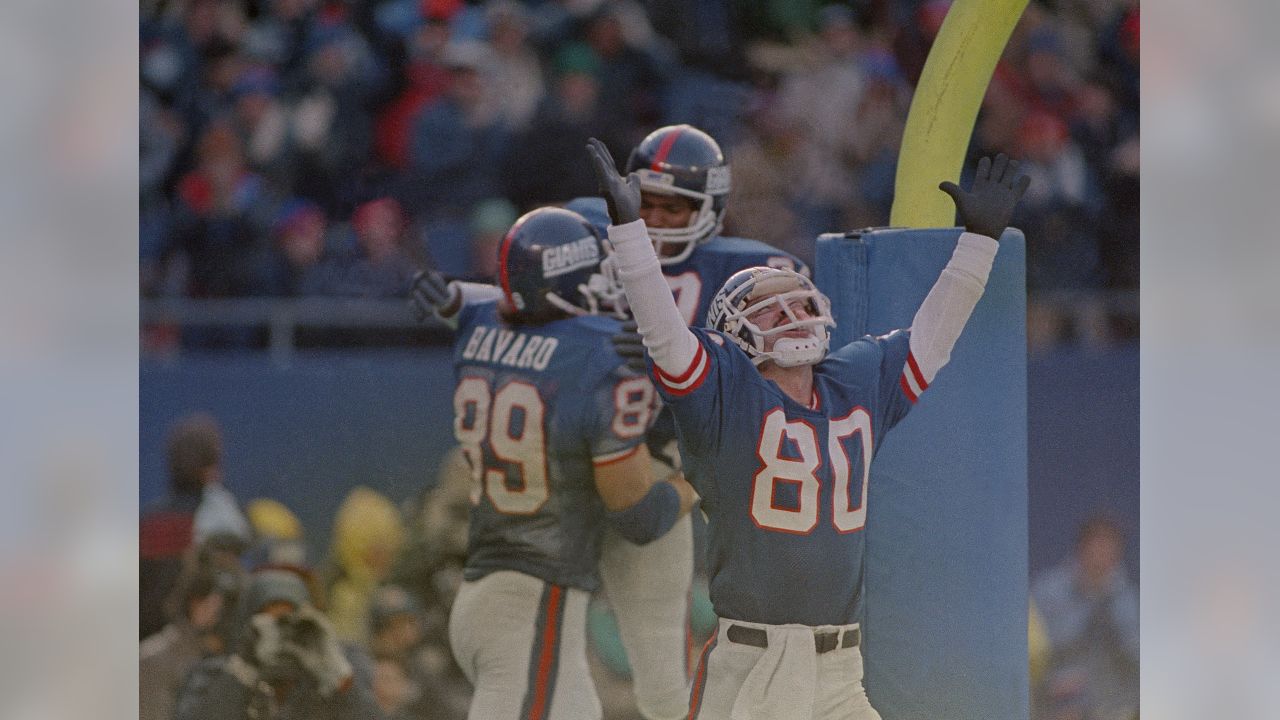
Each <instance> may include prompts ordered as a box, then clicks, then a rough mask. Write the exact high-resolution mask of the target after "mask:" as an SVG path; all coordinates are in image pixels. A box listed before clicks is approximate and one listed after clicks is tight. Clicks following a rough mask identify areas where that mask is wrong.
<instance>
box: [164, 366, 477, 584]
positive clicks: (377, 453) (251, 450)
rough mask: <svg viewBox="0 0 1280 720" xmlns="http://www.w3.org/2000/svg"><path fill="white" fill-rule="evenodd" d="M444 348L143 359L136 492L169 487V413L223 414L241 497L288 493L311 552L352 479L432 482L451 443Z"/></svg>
mask: <svg viewBox="0 0 1280 720" xmlns="http://www.w3.org/2000/svg"><path fill="white" fill-rule="evenodd" d="M450 357H451V354H450V351H449V349H447V348H443V347H440V348H436V347H431V348H422V349H418V350H399V351H385V352H361V353H345V354H343V353H333V354H328V353H314V352H309V353H299V354H298V355H297V357H296V360H295V361H294V362H293V363H292V364H291V366H290V367H288V368H280V367H278V366H276V365H275V364H273V363H272V362H271V361H270V359H269V358H268V357H267V356H266V355H265V354H245V355H237V354H227V355H216V356H207V357H190V358H182V359H180V360H176V361H146V360H144V361H143V363H142V367H141V377H140V379H139V415H140V425H139V452H140V457H139V472H140V475H141V477H140V488H139V489H140V491H141V498H140V499H141V502H142V503H144V504H145V503H146V502H147V501H149V500H151V499H153V498H155V497H158V496H162V495H163V494H164V493H165V490H166V482H167V480H166V475H165V458H164V446H165V435H166V433H167V432H168V429H169V426H170V424H172V423H173V421H174V420H176V419H178V418H179V417H181V416H182V415H183V414H185V413H188V412H192V411H195V410H203V411H206V412H209V413H211V414H213V416H214V417H216V418H217V419H218V421H219V422H220V423H221V424H222V428H223V435H224V443H225V453H224V454H225V459H224V465H225V468H224V470H225V475H226V481H227V485H228V487H230V488H231V489H232V490H233V491H234V492H235V494H236V497H237V498H239V499H240V500H241V501H247V500H250V499H252V498H256V497H271V498H275V499H277V500H280V501H281V502H283V503H285V504H286V505H287V506H288V507H289V508H290V509H292V510H293V511H294V512H295V513H296V514H297V515H298V517H299V519H301V520H302V522H303V525H304V526H305V527H306V528H307V531H308V543H307V544H308V546H309V551H310V558H309V559H310V560H311V561H312V562H314V561H316V560H319V559H321V558H322V557H323V553H324V551H325V550H326V549H327V548H328V546H329V536H330V532H331V530H332V524H333V516H334V512H335V511H336V510H337V508H338V505H339V504H340V503H341V502H342V500H343V498H344V497H346V494H347V492H349V491H350V490H351V488H353V487H355V486H357V485H365V486H367V487H370V488H373V489H375V490H378V491H379V492H382V493H384V494H385V495H387V496H388V497H390V498H391V499H392V500H394V501H396V502H400V501H403V500H407V499H409V498H411V497H413V496H414V495H415V494H416V493H418V492H420V491H421V490H423V489H425V488H427V487H430V486H431V485H432V484H434V482H435V472H436V467H437V466H438V465H439V462H440V459H441V458H442V457H443V456H444V454H445V453H446V452H447V451H448V450H449V448H450V447H452V446H453V444H454V443H453V401H452V398H453V371H452V369H451V364H450Z"/></svg>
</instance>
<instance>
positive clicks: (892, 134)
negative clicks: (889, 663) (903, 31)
mask: <svg viewBox="0 0 1280 720" xmlns="http://www.w3.org/2000/svg"><path fill="white" fill-rule="evenodd" d="M862 67H863V71H864V72H865V74H866V81H867V83H866V88H865V89H864V90H863V93H862V98H861V99H860V100H859V101H858V109H857V111H856V112H855V114H854V120H853V123H852V125H853V148H854V152H855V156H854V157H855V158H857V165H856V169H855V175H856V178H857V185H858V196H857V199H856V201H855V207H854V208H853V209H852V210H851V211H850V213H851V214H850V216H849V217H846V226H847V227H850V228H860V227H870V226H877V225H885V224H887V223H888V222H889V211H890V210H891V209H892V207H893V191H894V182H895V178H896V175H897V163H898V151H899V148H901V146H902V135H903V131H904V130H905V129H906V125H907V111H908V109H909V108H910V106H911V99H910V98H911V91H910V88H908V87H907V85H906V81H905V79H904V78H903V76H902V71H901V70H900V69H899V67H898V63H897V61H896V60H894V58H893V56H892V55H890V54H889V53H888V52H887V51H884V50H872V51H871V52H868V53H866V54H864V55H863V57H862Z"/></svg>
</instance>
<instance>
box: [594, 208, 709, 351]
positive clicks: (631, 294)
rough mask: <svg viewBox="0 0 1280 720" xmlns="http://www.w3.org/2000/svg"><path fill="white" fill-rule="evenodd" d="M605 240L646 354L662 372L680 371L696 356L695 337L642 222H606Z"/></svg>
mask: <svg viewBox="0 0 1280 720" xmlns="http://www.w3.org/2000/svg"><path fill="white" fill-rule="evenodd" d="M609 241H610V242H611V243H613V253H614V257H615V258H616V262H617V267H618V278H619V279H620V280H621V281H622V289H623V290H624V291H625V292H626V294H627V303H628V304H629V305H630V306H631V312H632V314H633V315H635V318H636V325H637V326H638V327H639V330H640V336H641V337H643V338H644V346H645V347H646V348H647V349H648V350H649V356H650V357H652V358H653V363H654V364H655V365H657V366H658V368H659V369H661V370H662V371H663V372H664V373H667V374H668V375H681V374H683V373H684V372H685V371H686V370H688V368H689V366H690V365H692V364H693V361H694V358H695V356H696V355H697V352H698V339H697V338H696V337H694V334H693V333H691V332H689V328H688V326H686V325H685V324H684V318H683V316H681V315H680V310H679V309H677V308H676V301H675V298H673V297H672V296H671V286H670V285H668V284H667V279H666V278H665V277H663V275H662V266H661V265H660V264H658V255H657V253H655V252H654V250H653V243H652V242H651V241H650V240H649V232H648V231H647V230H646V229H645V226H644V221H643V220H636V221H635V222H630V223H627V224H626V225H610V226H609Z"/></svg>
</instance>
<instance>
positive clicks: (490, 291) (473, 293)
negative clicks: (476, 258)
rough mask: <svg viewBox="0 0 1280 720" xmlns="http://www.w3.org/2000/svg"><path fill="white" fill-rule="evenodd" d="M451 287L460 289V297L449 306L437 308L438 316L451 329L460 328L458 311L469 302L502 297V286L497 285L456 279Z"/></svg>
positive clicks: (451, 283)
mask: <svg viewBox="0 0 1280 720" xmlns="http://www.w3.org/2000/svg"><path fill="white" fill-rule="evenodd" d="M449 287H450V288H453V289H455V290H457V291H458V298H457V300H456V301H454V302H453V303H451V304H450V305H449V306H448V307H443V308H436V317H438V318H440V319H441V320H442V321H443V322H444V324H445V325H448V326H449V329H450V330H457V329H458V311H460V310H462V308H464V307H466V306H467V305H468V304H469V303H479V302H486V301H488V300H497V299H498V298H500V297H502V288H500V287H498V286H497V285H486V284H484V283H473V282H462V281H461V280H454V281H452V282H450V283H449Z"/></svg>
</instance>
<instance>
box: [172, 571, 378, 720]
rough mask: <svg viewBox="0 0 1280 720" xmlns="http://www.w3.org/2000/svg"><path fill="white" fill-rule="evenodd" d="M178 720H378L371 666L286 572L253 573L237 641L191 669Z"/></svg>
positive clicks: (299, 580)
mask: <svg viewBox="0 0 1280 720" xmlns="http://www.w3.org/2000/svg"><path fill="white" fill-rule="evenodd" d="M176 717H177V720H249V719H251V718H252V719H255V720H259V719H263V720H265V719H274V718H281V719H286V718H287V719H292V718H309V719H311V718H314V719H315V720H347V719H348V718H351V719H353V720H354V719H356V718H360V719H364V718H380V717H382V713H381V711H380V710H379V708H378V705H377V702H376V701H375V699H374V696H373V692H372V686H371V675H370V664H369V661H368V659H367V658H366V657H364V656H362V655H361V654H360V653H358V652H357V651H354V650H352V649H349V648H344V647H343V646H342V644H341V643H339V642H338V638H337V636H336V635H335V634H334V631H333V627H332V626H331V625H330V623H329V621H328V619H327V618H325V617H324V616H323V615H322V614H321V613H320V612H319V611H318V610H316V609H315V607H314V606H312V604H311V601H310V597H309V593H308V592H307V587H306V584H305V583H304V582H303V580H302V578H301V577H299V576H298V575H297V574H296V573H293V572H291V571H288V570H259V571H257V572H255V573H253V574H252V575H251V576H250V578H249V582H248V587H247V590H246V591H245V594H244V602H243V603H242V606H241V621H240V626H239V628H238V632H237V635H236V639H235V640H234V641H233V644H232V646H231V648H230V652H229V653H227V654H226V655H221V656H218V657H214V658H210V659H207V660H205V661H203V662H201V663H200V664H199V665H197V666H196V668H195V670H194V671H192V673H191V675H190V677H189V678H188V679H187V683H186V686H185V687H184V689H183V691H182V694H181V696H180V697H179V699H178V711H177V715H176Z"/></svg>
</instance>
